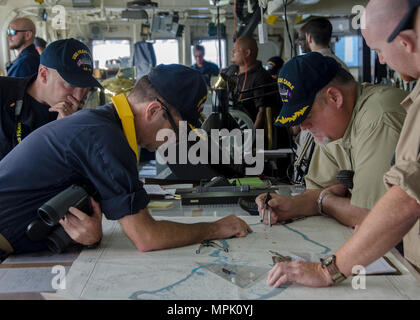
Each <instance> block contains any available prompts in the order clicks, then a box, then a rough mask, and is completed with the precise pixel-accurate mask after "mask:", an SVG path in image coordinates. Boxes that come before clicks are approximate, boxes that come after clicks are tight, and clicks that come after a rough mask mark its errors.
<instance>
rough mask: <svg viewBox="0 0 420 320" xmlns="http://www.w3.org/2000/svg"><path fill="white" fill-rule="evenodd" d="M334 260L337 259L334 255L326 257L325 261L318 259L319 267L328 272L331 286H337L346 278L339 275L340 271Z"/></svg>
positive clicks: (341, 274)
mask: <svg viewBox="0 0 420 320" xmlns="http://www.w3.org/2000/svg"><path fill="white" fill-rule="evenodd" d="M336 260H337V257H336V256H335V255H331V256H328V257H326V258H325V259H320V261H321V267H322V268H323V269H325V270H327V271H328V274H329V275H330V276H331V280H332V282H333V284H338V283H340V282H343V281H344V280H346V279H347V277H346V276H345V275H344V274H343V273H341V271H340V269H338V266H337V263H336Z"/></svg>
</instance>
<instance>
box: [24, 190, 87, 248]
mask: <svg viewBox="0 0 420 320" xmlns="http://www.w3.org/2000/svg"><path fill="white" fill-rule="evenodd" d="M70 207H75V208H77V209H79V210H81V211H83V212H84V213H86V214H88V215H91V214H92V212H93V210H92V204H91V202H90V199H89V194H88V192H87V191H86V189H85V188H84V187H81V186H79V185H72V186H70V187H69V188H67V189H65V190H64V191H62V192H60V193H59V194H57V195H56V196H55V197H53V198H51V199H50V200H49V201H47V202H46V203H45V204H43V205H42V206H41V207H40V208H39V209H38V217H39V219H37V220H35V221H33V222H31V223H30V224H29V225H28V227H27V229H26V235H27V236H28V237H29V239H31V240H32V241H44V242H45V244H46V246H47V247H48V249H49V250H50V251H52V252H54V253H61V252H63V251H65V250H66V248H68V247H69V246H70V245H71V244H73V243H74V241H73V240H72V239H71V238H70V236H69V235H68V234H67V233H66V231H65V230H64V228H63V227H62V226H61V225H60V224H59V221H60V220H61V219H62V218H63V217H64V216H65V215H66V213H67V212H68V210H69V208H70Z"/></svg>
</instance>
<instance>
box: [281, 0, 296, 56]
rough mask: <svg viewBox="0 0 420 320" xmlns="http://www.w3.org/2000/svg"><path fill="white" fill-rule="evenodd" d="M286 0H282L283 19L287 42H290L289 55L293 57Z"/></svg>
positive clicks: (293, 49)
mask: <svg viewBox="0 0 420 320" xmlns="http://www.w3.org/2000/svg"><path fill="white" fill-rule="evenodd" d="M287 5H288V3H287V0H283V8H284V20H285V23H286V30H287V35H288V37H289V42H290V57H291V58H293V57H294V56H295V54H294V52H295V46H294V43H293V41H292V36H291V35H290V29H289V21H288V19H287Z"/></svg>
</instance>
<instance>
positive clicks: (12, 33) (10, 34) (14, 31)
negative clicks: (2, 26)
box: [7, 29, 32, 37]
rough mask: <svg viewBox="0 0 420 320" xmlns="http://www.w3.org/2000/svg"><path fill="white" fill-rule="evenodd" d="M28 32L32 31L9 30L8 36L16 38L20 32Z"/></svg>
mask: <svg viewBox="0 0 420 320" xmlns="http://www.w3.org/2000/svg"><path fill="white" fill-rule="evenodd" d="M26 31H32V30H16V29H7V34H8V35H9V36H12V37H13V36H15V35H16V33H18V32H26Z"/></svg>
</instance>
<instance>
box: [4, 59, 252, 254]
mask: <svg viewBox="0 0 420 320" xmlns="http://www.w3.org/2000/svg"><path fill="white" fill-rule="evenodd" d="M206 96H207V87H206V84H205V82H204V80H203V78H202V76H201V74H200V73H199V72H198V71H196V70H193V69H191V68H189V67H186V66H182V65H178V64H174V65H159V66H157V67H156V68H154V69H153V70H152V71H151V72H150V73H149V74H148V75H146V76H144V77H142V78H141V79H140V80H139V81H138V83H137V84H136V86H135V87H134V88H133V90H132V92H131V93H130V94H129V95H128V97H125V95H119V96H117V97H114V98H113V104H108V105H105V106H102V107H98V108H96V109H85V110H81V111H79V112H76V113H75V114H74V115H72V116H71V117H65V118H63V119H60V120H58V121H53V122H50V123H49V124H47V125H45V126H43V127H41V128H39V129H38V130H36V131H34V132H33V133H32V134H30V135H29V136H28V137H27V138H25V139H24V140H23V141H22V143H20V144H19V145H18V146H17V147H16V148H14V149H13V150H12V151H11V152H10V153H9V154H8V155H7V156H6V157H5V158H4V159H3V160H2V161H0V249H2V250H3V251H6V252H8V253H10V252H11V251H13V252H29V251H39V250H44V249H45V248H46V246H45V243H44V242H42V241H38V242H35V241H31V240H30V239H29V238H28V237H27V236H26V233H25V230H26V227H27V226H28V224H29V223H31V222H32V221H33V220H34V218H35V217H36V212H37V209H38V208H39V207H40V206H41V205H42V204H44V203H45V202H46V201H47V200H48V199H50V198H51V197H53V196H54V195H56V194H58V193H59V192H61V191H62V190H65V189H67V188H68V187H70V186H71V185H73V184H77V183H83V182H84V181H86V182H88V183H89V184H90V185H91V186H92V187H93V188H94V189H95V190H96V191H97V193H98V198H99V204H98V203H96V202H94V201H92V204H93V208H94V213H93V214H92V216H88V215H86V214H85V213H83V212H82V211H79V210H77V209H76V208H70V210H69V211H70V213H67V214H66V216H65V218H64V219H63V220H62V221H61V222H60V224H61V225H62V226H63V228H64V229H65V231H66V232H67V233H68V235H69V236H70V237H71V238H72V239H73V240H74V241H76V242H77V243H81V244H83V245H92V244H94V243H96V242H98V240H100V238H101V235H102V229H101V218H102V212H103V213H104V214H105V216H106V217H107V219H109V220H118V222H119V223H120V225H121V227H122V230H123V231H124V233H125V234H126V235H127V236H128V237H129V238H130V239H131V241H132V242H133V243H134V245H135V246H136V247H137V249H138V250H140V251H150V250H159V249H164V248H174V247H181V246H185V245H189V244H194V243H199V242H201V241H203V240H214V239H223V238H230V237H233V236H236V237H244V236H246V234H247V232H250V231H252V230H251V229H250V227H249V226H248V225H247V224H246V223H245V222H244V221H243V220H241V219H239V218H238V217H236V216H235V215H230V216H228V217H225V218H222V219H220V220H218V221H215V222H211V223H195V224H181V223H174V222H170V221H164V220H159V221H157V220H155V219H154V218H153V217H152V216H151V215H150V213H149V211H148V209H147V205H148V202H149V197H148V195H147V193H146V191H145V190H144V188H143V184H142V183H141V181H140V180H139V178H138V171H137V161H138V155H137V151H136V150H137V145H140V146H141V147H143V148H146V149H148V150H149V151H152V152H154V151H155V150H156V149H157V148H158V147H159V146H161V145H162V144H163V143H165V142H166V141H158V140H157V135H158V133H159V132H160V131H161V130H162V129H170V130H172V129H173V130H176V131H178V129H177V128H179V122H180V121H186V122H187V123H188V124H189V125H191V126H194V127H196V126H197V124H198V120H199V116H200V114H199V111H198V110H199V108H200V106H201V105H202V104H203V103H204V102H205V100H206ZM122 115H126V116H125V117H123V116H122ZM127 128H128V129H127ZM126 129H127V130H126ZM169 139H170V140H172V137H170V138H169ZM131 142H134V143H131ZM28 159H30V160H29V161H28ZM2 239H3V241H2Z"/></svg>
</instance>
